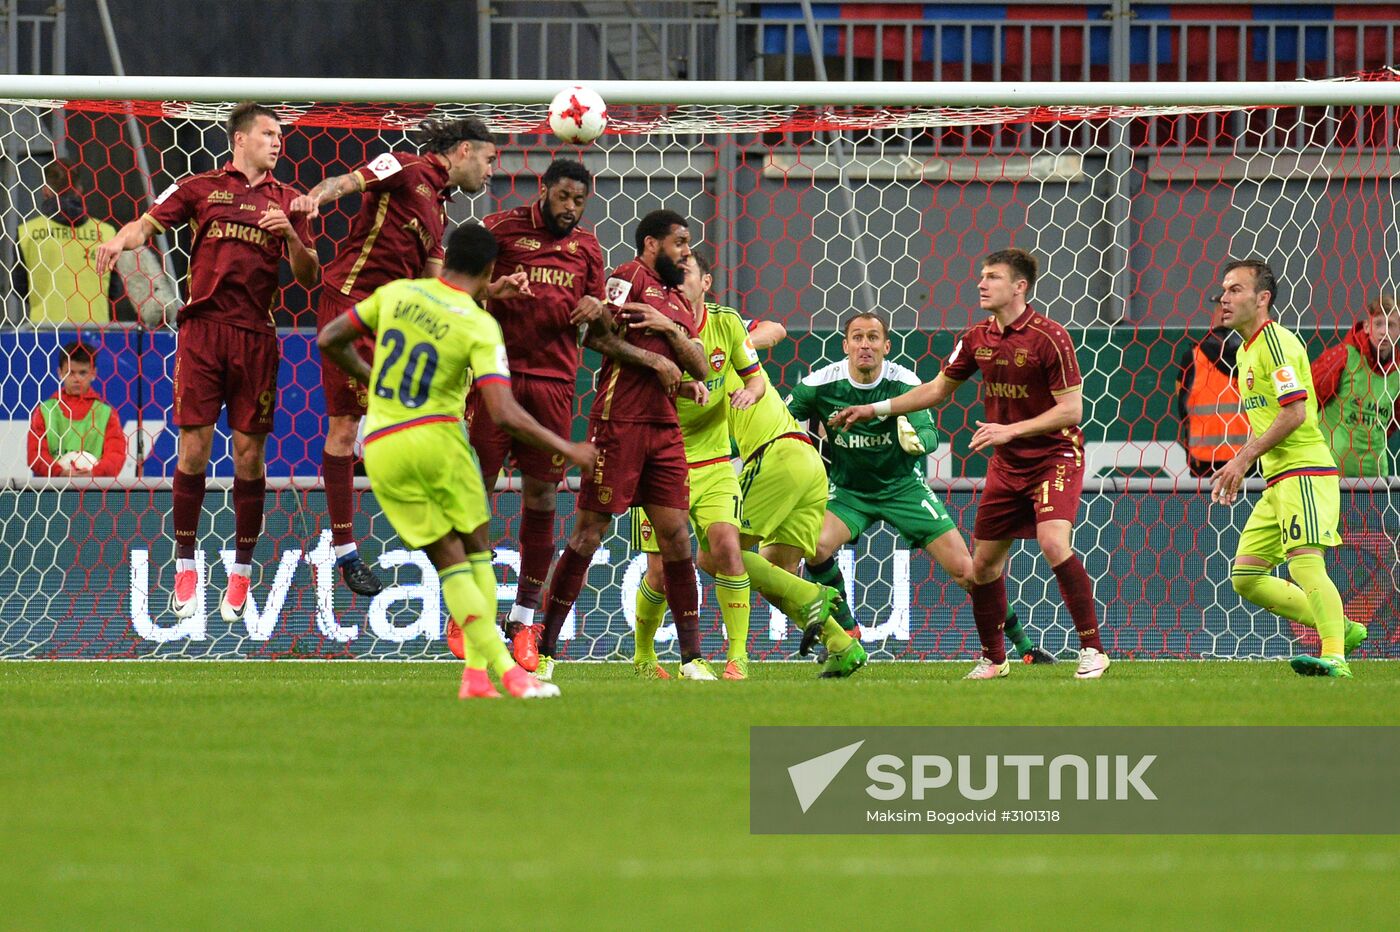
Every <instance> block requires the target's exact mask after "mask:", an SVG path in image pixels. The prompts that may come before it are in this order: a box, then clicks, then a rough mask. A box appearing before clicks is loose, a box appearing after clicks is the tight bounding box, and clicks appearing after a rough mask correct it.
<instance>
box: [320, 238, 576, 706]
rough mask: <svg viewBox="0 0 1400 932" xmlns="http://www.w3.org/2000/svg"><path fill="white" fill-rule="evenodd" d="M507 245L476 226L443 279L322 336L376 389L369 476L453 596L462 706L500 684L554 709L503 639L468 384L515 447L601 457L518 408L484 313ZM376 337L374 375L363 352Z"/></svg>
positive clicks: (368, 304) (363, 309)
mask: <svg viewBox="0 0 1400 932" xmlns="http://www.w3.org/2000/svg"><path fill="white" fill-rule="evenodd" d="M495 258H496V240H495V237H493V236H492V235H491V232H490V231H489V230H487V229H486V228H485V227H481V226H478V225H477V224H473V223H467V224H463V225H462V226H460V227H458V228H457V229H456V230H454V231H453V232H452V236H451V237H450V238H449V239H448V242H447V249H446V256H445V261H444V263H443V268H442V274H441V277H440V278H430V279H417V280H414V279H408V280H403V281H397V282H392V283H390V284H388V285H385V286H384V287H383V288H380V289H378V290H376V291H375V292H374V294H372V295H370V296H369V297H368V298H366V299H364V300H363V301H360V302H358V303H357V304H356V305H355V307H354V308H353V309H351V310H350V311H349V312H347V313H346V314H345V315H343V316H341V317H339V318H337V319H336V320H334V321H331V322H330V323H329V324H327V325H326V326H325V327H323V328H322V329H321V333H320V336H319V337H318V338H317V343H318V344H319V345H320V347H321V352H322V353H324V354H325V355H326V356H328V357H329V358H331V359H332V360H334V361H335V362H336V363H337V365H339V366H341V367H343V369H344V370H345V371H346V372H349V373H350V374H351V375H352V376H353V377H354V378H355V379H356V380H359V381H360V382H361V383H362V384H364V385H366V386H372V391H371V392H370V396H369V417H368V421H367V424H366V427H367V428H368V430H369V433H368V434H367V435H366V437H365V469H366V471H367V472H368V473H369V478H370V482H371V483H372V484H373V486H374V492H375V496H376V498H377V500H378V501H379V505H380V507H381V508H383V509H384V514H385V516H386V517H388V519H389V523H390V524H392V525H393V526H394V530H395V531H396V532H398V535H399V537H400V538H402V540H403V542H404V545H405V546H407V547H409V548H411V549H414V550H422V551H424V553H426V554H427V555H428V559H429V560H431V561H432V563H433V566H434V567H435V568H436V569H437V572H438V579H439V580H440V581H441V584H442V595H443V598H444V600H445V601H446V602H447V607H448V610H449V612H450V613H451V615H452V618H453V619H454V620H456V621H457V622H458V625H459V628H460V630H461V631H462V633H463V638H464V640H465V642H466V643H465V649H464V654H465V659H466V668H465V669H464V670H463V671H462V687H461V690H460V691H459V692H458V696H459V697H460V698H463V699H476V698H496V697H497V696H499V693H498V692H497V691H496V688H495V686H494V685H493V684H492V683H491V681H490V679H489V673H495V674H496V676H497V677H499V678H500V681H501V685H502V686H504V687H505V689H506V692H508V693H509V694H510V695H512V696H515V697H517V698H524V699H532V698H548V697H552V696H557V695H559V688H558V687H557V686H554V685H553V684H550V683H540V682H538V681H537V680H536V679H535V678H534V677H533V676H531V675H530V674H529V673H528V672H527V671H525V670H524V669H522V668H521V667H519V666H517V665H516V663H515V661H513V660H512V659H511V657H510V654H509V652H507V651H506V647H505V645H504V644H503V643H501V638H500V633H499V631H498V629H497V628H496V571H495V569H494V568H493V567H492V565H491V552H490V543H489V541H488V537H487V534H488V525H489V523H490V520H491V511H490V508H489V506H488V504H487V498H486V488H485V486H484V484H483V480H482V478H481V470H480V469H479V468H478V467H477V464H476V457H475V455H474V454H473V453H472V449H471V445H470V443H469V441H468V439H467V435H466V431H464V430H463V426H464V425H463V423H462V410H463V408H464V406H465V405H466V400H467V399H466V395H467V384H468V379H469V378H470V379H471V381H472V390H473V392H476V393H479V394H480V395H482V396H483V397H484V399H485V401H484V405H485V408H486V410H487V411H488V412H489V414H490V416H491V417H492V418H493V419H494V420H495V421H496V423H497V424H499V425H500V426H501V427H502V428H503V429H504V430H507V431H509V432H510V434H511V435H512V436H515V437H519V438H520V439H522V440H524V441H525V442H527V443H533V444H538V445H539V446H540V447H541V448H543V449H546V450H550V451H551V452H553V453H556V454H558V455H559V456H561V457H563V458H565V459H567V460H568V461H569V462H571V463H574V464H575V465H578V466H579V467H581V468H584V469H587V468H588V467H590V466H591V465H592V464H593V460H594V456H595V455H596V452H597V451H596V450H595V449H594V448H593V446H592V445H591V444H586V443H570V442H569V441H568V440H565V439H564V438H562V437H560V436H558V435H557V434H554V433H552V432H550V431H549V430H546V429H545V428H544V427H542V426H540V424H539V422H537V421H536V420H535V419H534V418H532V417H530V415H529V414H528V413H526V412H525V411H524V410H523V409H522V408H521V407H520V406H519V405H518V404H516V402H515V399H514V398H513V397H512V395H511V392H510V369H509V366H508V364H507V362H506V351H505V346H504V345H503V344H502V341H501V330H500V328H499V327H498V326H497V325H496V323H495V321H493V320H492V319H491V317H490V315H488V314H487V313H486V312H485V311H483V310H482V309H481V302H482V301H483V300H484V298H485V294H486V290H487V287H488V285H489V283H490V281H491V272H492V263H493V262H494V260H495ZM370 334H373V335H374V336H375V352H374V364H373V368H372V369H371V366H370V365H369V364H367V363H366V362H365V361H364V358H363V357H362V356H360V355H359V352H358V350H357V349H356V348H355V347H354V345H353V344H354V342H355V340H356V338H357V337H359V336H362V335H370Z"/></svg>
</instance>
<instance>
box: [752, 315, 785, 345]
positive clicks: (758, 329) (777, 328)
mask: <svg viewBox="0 0 1400 932" xmlns="http://www.w3.org/2000/svg"><path fill="white" fill-rule="evenodd" d="M786 339H787V328H786V327H784V326H783V325H782V324H780V323H778V322H777V321H776V320H756V321H754V322H753V324H752V325H751V327H750V330H749V342H750V343H752V344H753V348H754V349H758V350H762V349H772V348H773V347H775V346H777V345H778V344H779V343H781V342H783V341H784V340H786Z"/></svg>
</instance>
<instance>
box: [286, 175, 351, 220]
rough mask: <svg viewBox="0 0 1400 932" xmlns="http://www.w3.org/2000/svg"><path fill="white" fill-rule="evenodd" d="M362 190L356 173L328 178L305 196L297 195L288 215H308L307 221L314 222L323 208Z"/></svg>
mask: <svg viewBox="0 0 1400 932" xmlns="http://www.w3.org/2000/svg"><path fill="white" fill-rule="evenodd" d="M358 190H360V179H359V178H358V177H357V176H356V175H355V173H354V172H350V173H349V174H345V175H336V176H334V177H332V178H327V179H326V180H325V181H323V182H321V183H320V184H318V185H316V187H314V188H312V189H311V190H310V191H308V192H306V193H305V194H299V195H297V196H296V197H295V198H294V199H293V200H292V203H291V206H290V209H289V210H288V213H293V214H306V219H308V220H314V219H316V218H317V217H318V216H320V214H321V208H322V207H323V206H324V205H326V204H329V203H331V202H332V201H335V200H339V199H340V198H342V197H344V196H345V195H347V194H353V193H354V192H356V191H358Z"/></svg>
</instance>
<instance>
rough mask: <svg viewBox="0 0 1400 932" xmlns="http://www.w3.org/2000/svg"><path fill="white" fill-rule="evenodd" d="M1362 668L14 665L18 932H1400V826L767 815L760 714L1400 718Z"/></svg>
mask: <svg viewBox="0 0 1400 932" xmlns="http://www.w3.org/2000/svg"><path fill="white" fill-rule="evenodd" d="M1353 666H1354V669H1355V671H1356V679H1355V680H1353V681H1351V682H1333V681H1328V680H1304V679H1300V678H1298V677H1296V676H1294V675H1293V674H1292V673H1290V672H1289V670H1288V668H1287V666H1286V665H1284V664H1282V663H1243V662H1236V663H1118V664H1115V665H1114V667H1113V669H1112V670H1111V671H1110V672H1109V674H1108V676H1107V677H1106V678H1105V679H1104V680H1102V681H1100V682H1098V683H1076V682H1073V681H1072V680H1071V679H1070V674H1071V668H1070V666H1069V665H1068V664H1060V665H1058V666H1056V667H1053V668H1041V667H1035V668H1032V667H1022V666H1019V665H1018V666H1017V667H1016V668H1015V669H1014V670H1013V671H1012V676H1011V678H1010V679H1009V680H1003V681H999V682H993V683H980V684H979V683H964V682H959V681H958V678H959V677H960V676H961V675H962V674H963V673H964V672H965V671H966V669H967V665H966V664H888V663H887V664H872V665H871V666H869V667H867V668H866V669H865V670H863V671H861V673H860V674H858V675H857V677H855V678H854V679H852V680H848V681H843V682H821V681H817V680H814V679H812V676H813V675H814V673H815V670H816V668H815V667H814V666H813V665H810V664H801V665H798V664H769V665H756V667H755V670H756V675H755V678H754V679H752V680H750V681H749V682H747V683H723V682H721V683H706V684H695V683H684V684H682V683H675V682H672V683H644V682H640V681H637V680H634V679H633V678H632V676H631V670H630V667H628V666H626V665H622V664H610V665H590V664H565V665H564V666H563V667H562V668H561V672H560V673H559V675H558V677H557V680H556V681H557V682H558V683H559V685H560V687H561V688H562V689H563V691H564V695H563V697H562V698H561V699H559V700H554V701H549V702H533V703H529V702H519V701H505V700H503V701H499V702H480V701H478V702H470V703H461V702H458V701H457V700H456V698H455V697H456V688H457V680H458V676H459V672H458V671H459V668H458V667H456V666H455V665H447V664H408V663H361V662H346V663H239V664H214V663H183V662H164V663H4V664H0V747H3V749H4V750H3V753H0V851H3V853H4V856H3V858H0V861H2V862H3V864H4V867H3V869H0V904H3V906H2V907H0V916H3V918H0V926H3V927H5V928H17V929H34V928H209V927H213V928H229V929H250V928H272V927H278V928H288V927H296V928H327V927H341V928H429V927H434V928H483V927H487V926H492V927H497V928H502V927H505V928H510V927H519V926H526V925H529V926H535V927H541V928H567V927H600V928H601V927H613V928H616V927H618V926H622V925H624V924H625V925H632V926H639V927H641V926H652V925H657V924H664V925H669V926H676V925H679V926H683V927H692V926H697V925H699V926H721V927H744V928H779V927H793V926H811V927H814V926H841V927H854V928H860V929H869V928H884V927H928V928H932V927H959V926H972V927H980V926H989V925H995V926H998V927H1000V928H1016V927H1044V926H1057V927H1066V926H1069V925H1071V924H1072V925H1074V926H1077V927H1088V928H1094V927H1102V926H1110V925H1111V926H1113V927H1117V928H1130V929H1136V928H1146V927H1160V928H1182V927H1185V926H1188V925H1189V926H1195V927H1200V928H1207V927H1228V928H1232V929H1238V928H1264V927H1271V928H1277V927H1296V926H1300V925H1312V926H1315V927H1319V928H1330V927H1336V926H1338V925H1341V924H1345V925H1347V926H1349V927H1352V928H1364V927H1380V926H1382V925H1386V926H1387V927H1393V925H1392V923H1393V919H1394V910H1395V906H1394V899H1393V896H1394V889H1395V886H1394V884H1395V878H1396V877H1397V876H1400V841H1398V840H1397V839H1396V838H1394V837H1357V836H1343V837H1334V836H1313V837H1308V836H1240V837H1217V836H1190V837H1162V836H1149V837H1131V836H1129V837H1124V836H1064V837H1035V836H1017V837H1007V836H961V837H957V836H954V837H938V836H910V837H891V836H801V837H799V836H792V837H762V836H752V835H750V834H749V832H748V770H747V768H748V727H749V726H750V725H758V724H766V725H773V724H812V725H815V724H841V725H894V724H900V725H919V724H922V725H949V724H957V725H977V724H1057V725H1067V724H1104V725H1123V724H1145V725H1165V724H1173V725H1179V724H1247V725H1265V724H1268V725H1278V724H1355V725H1382V724H1385V725H1393V724H1396V723H1397V721H1400V664H1391V663H1385V662H1369V663H1368V662H1359V663H1356V664H1354V665H1353ZM1397 791H1398V792H1400V775H1397ZM1365 805H1366V800H1364V799H1354V798H1351V797H1349V796H1348V795H1347V792H1346V787H1344V786H1339V787H1337V788H1336V793H1335V794H1334V795H1332V796H1331V797H1330V798H1328V799H1316V800H1313V799H1299V800H1298V805H1297V807H1296V808H1295V809H1293V810H1292V811H1289V812H1280V813H1279V820H1280V822H1281V823H1284V824H1304V823H1307V822H1325V821H1326V820H1327V817H1328V812H1329V811H1333V810H1335V809H1336V808H1337V807H1343V806H1365Z"/></svg>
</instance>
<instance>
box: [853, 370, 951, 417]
mask: <svg viewBox="0 0 1400 932" xmlns="http://www.w3.org/2000/svg"><path fill="white" fill-rule="evenodd" d="M961 384H962V383H961V382H955V381H953V380H952V379H950V378H948V377H947V376H946V375H944V374H943V373H941V372H940V373H938V375H937V376H935V377H934V379H933V381H932V382H925V383H923V384H922V385H919V386H917V387H915V388H911V389H909V391H907V392H905V393H904V394H903V395H897V396H895V397H894V398H891V399H889V400H888V401H881V402H876V403H875V404H873V405H852V406H851V407H849V408H842V409H841V410H840V411H837V412H836V413H834V414H833V415H831V417H829V418H827V422H828V423H830V424H831V426H832V427H834V428H836V429H837V430H844V429H845V428H847V427H850V426H851V425H852V424H859V423H861V422H862V421H869V420H873V419H874V418H877V417H888V416H892V415H896V414H908V413H909V412H910V411H922V410H924V409H926V408H936V407H938V406H939V405H941V404H943V402H945V401H947V400H948V399H949V398H951V397H953V392H955V391H957V390H958V386H959V385H961Z"/></svg>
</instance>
